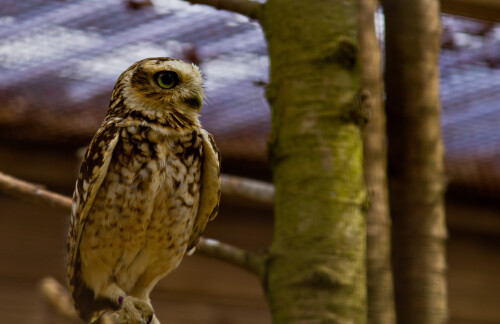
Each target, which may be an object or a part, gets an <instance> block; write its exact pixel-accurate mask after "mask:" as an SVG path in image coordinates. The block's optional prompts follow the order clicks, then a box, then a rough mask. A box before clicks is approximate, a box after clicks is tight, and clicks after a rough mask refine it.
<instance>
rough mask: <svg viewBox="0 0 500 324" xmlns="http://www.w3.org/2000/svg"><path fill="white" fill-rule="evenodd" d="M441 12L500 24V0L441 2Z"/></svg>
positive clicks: (449, 0)
mask: <svg viewBox="0 0 500 324" xmlns="http://www.w3.org/2000/svg"><path fill="white" fill-rule="evenodd" d="M441 11H442V12H445V13H450V14H453V15H459V16H465V17H470V18H476V19H483V20H489V21H495V22H500V0H441Z"/></svg>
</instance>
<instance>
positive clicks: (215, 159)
mask: <svg viewBox="0 0 500 324" xmlns="http://www.w3.org/2000/svg"><path fill="white" fill-rule="evenodd" d="M201 135H202V137H203V156H204V160H203V165H202V171H201V191H200V204H199V207H198V213H197V215H196V220H195V223H194V226H193V231H192V232H191V237H190V238H189V243H188V251H189V252H188V253H189V254H190V253H192V252H194V249H195V248H196V244H197V243H198V241H199V239H200V236H201V233H203V230H204V229H205V226H206V225H207V223H208V221H210V220H213V219H214V218H215V216H217V212H218V211H219V200H220V186H221V180H220V162H221V157H220V153H219V150H218V149H217V146H216V145H215V141H214V138H213V136H212V134H210V133H208V132H207V131H205V130H204V129H202V130H201Z"/></svg>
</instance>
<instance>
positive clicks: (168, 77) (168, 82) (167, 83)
mask: <svg viewBox="0 0 500 324" xmlns="http://www.w3.org/2000/svg"><path fill="white" fill-rule="evenodd" d="M154 78H155V81H156V83H157V84H158V85H159V86H160V87H162V88H163V89H172V88H173V87H175V86H176V85H177V84H178V83H179V76H178V75H177V73H175V72H172V71H162V72H158V73H156V74H155V76H154Z"/></svg>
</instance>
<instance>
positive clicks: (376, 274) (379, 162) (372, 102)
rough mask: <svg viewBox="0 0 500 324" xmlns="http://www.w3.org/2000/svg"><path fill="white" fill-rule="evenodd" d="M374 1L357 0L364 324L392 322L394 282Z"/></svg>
mask: <svg viewBox="0 0 500 324" xmlns="http://www.w3.org/2000/svg"><path fill="white" fill-rule="evenodd" d="M377 7H378V1H377V0H360V7H359V13H358V17H359V30H360V32H359V45H360V60H361V65H362V73H361V83H362V85H363V89H364V91H365V92H366V93H367V95H368V104H369V109H370V110H369V114H368V123H367V124H366V126H365V129H364V132H363V144H364V170H365V173H364V174H365V181H366V186H367V188H368V192H369V193H370V208H369V209H368V211H367V215H366V222H367V251H366V254H367V255H366V260H367V264H366V266H367V281H368V323H370V324H393V323H395V320H396V319H395V312H394V292H393V289H394V285H393V281H392V267H391V248H390V245H391V232H390V231H391V222H390V216H389V199H388V192H387V157H386V155H387V149H386V145H387V144H386V130H385V111H384V107H383V100H382V92H383V80H382V59H381V53H380V46H379V43H378V40H377V36H376V33H375V24H374V14H375V10H376V9H377Z"/></svg>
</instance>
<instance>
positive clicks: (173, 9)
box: [0, 0, 500, 189]
mask: <svg viewBox="0 0 500 324" xmlns="http://www.w3.org/2000/svg"><path fill="white" fill-rule="evenodd" d="M377 21H378V27H379V28H378V30H379V31H380V32H382V30H383V26H382V25H381V21H382V19H381V18H380V16H379V17H378V19H377ZM443 26H444V37H443V49H442V55H441V60H440V65H441V99H442V104H443V116H442V125H443V136H444V141H445V145H446V158H447V165H448V171H449V176H450V178H451V179H452V180H453V181H455V182H458V183H465V184H467V183H469V184H470V183H473V182H474V181H477V179H482V180H480V181H483V182H485V181H488V183H490V182H491V183H492V184H488V185H486V187H488V186H490V187H492V188H497V189H498V188H499V187H500V131H498V128H499V127H500V91H499V89H500V69H499V67H500V25H499V24H492V23H486V22H480V21H475V20H471V19H463V18H457V17H453V16H450V15H444V16H443ZM149 56H170V57H176V58H180V59H184V60H191V61H194V62H195V63H197V64H199V65H200V66H201V68H202V70H203V71H204V74H205V76H206V79H207V81H206V88H207V95H208V103H207V105H206V106H205V107H204V108H203V111H202V123H203V124H204V126H205V127H206V128H207V129H208V130H209V131H211V132H212V133H214V135H215V136H216V139H217V142H218V143H219V145H220V147H221V148H222V150H223V154H224V155H225V156H226V157H235V158H240V159H249V160H259V161H264V160H265V157H266V154H265V143H266V136H267V133H268V132H269V128H270V111H269V106H268V104H267V102H266V100H265V97H264V90H265V89H264V86H263V85H265V83H266V82H267V81H268V68H269V59H268V56H267V49H266V43H265V39H264V35H263V33H262V30H261V28H260V26H259V25H258V23H256V22H253V21H250V20H249V19H247V18H246V17H244V16H241V15H238V14H234V13H230V12H225V11H218V10H215V9H213V8H210V7H208V6H200V5H191V4H189V3H187V2H184V1H180V0H157V1H154V6H142V7H140V8H139V9H132V8H131V7H130V6H129V5H127V2H124V1H122V0H90V1H89V0H87V1H71V2H69V1H68V2H65V1H60V0H57V1H56V0H52V1H41V0H40V1H38V0H25V1H16V0H8V1H7V0H4V1H2V5H1V6H0V137H1V138H9V139H16V140H29V141H35V142H36V141H45V142H52V141H57V142H61V143H67V144H70V145H82V144H84V143H87V142H88V140H89V138H90V137H91V136H92V135H93V133H94V132H95V130H96V129H97V127H98V126H99V124H100V122H101V120H102V118H103V117H104V115H105V112H106V108H107V104H108V101H109V96H110V93H111V90H112V87H113V84H114V82H115V80H116V78H117V77H118V75H119V74H120V73H121V72H122V71H123V70H124V69H125V68H127V67H128V66H129V65H130V64H131V63H133V62H135V61H137V60H139V59H142V58H144V57H149ZM485 166H487V167H486V169H485ZM485 170H487V174H495V176H492V177H486V178H487V179H486V180H485V179H483V178H485V177H484V173H485ZM474 179H476V180H474ZM473 185H474V186H476V185H477V184H475V183H473Z"/></svg>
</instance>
